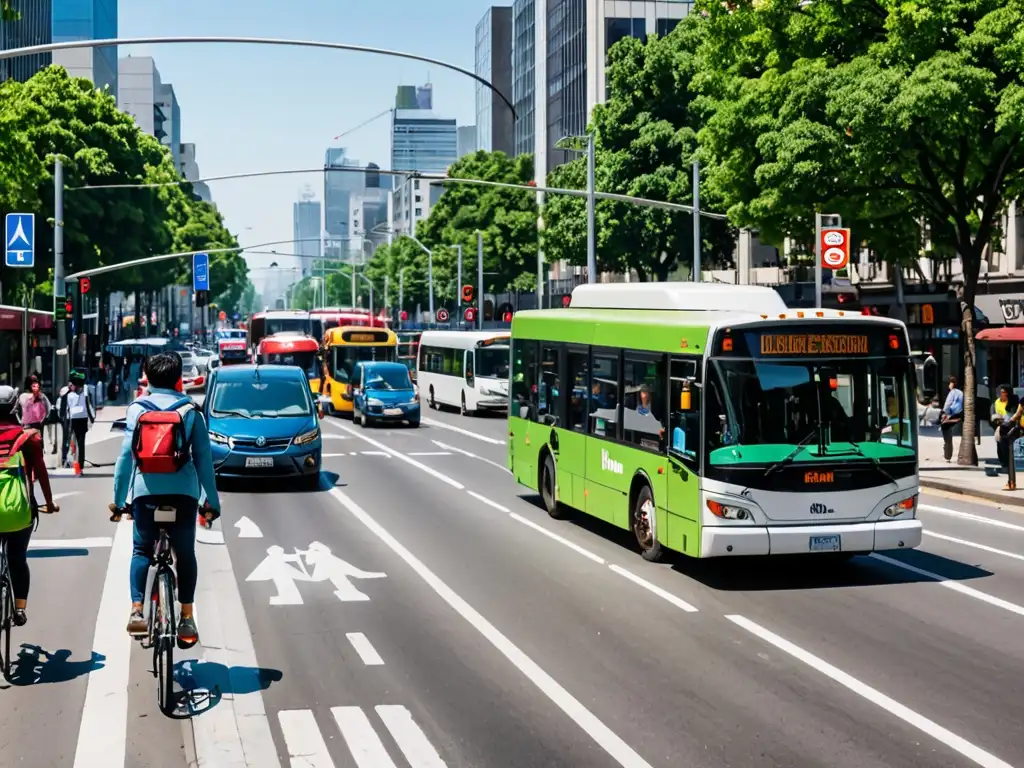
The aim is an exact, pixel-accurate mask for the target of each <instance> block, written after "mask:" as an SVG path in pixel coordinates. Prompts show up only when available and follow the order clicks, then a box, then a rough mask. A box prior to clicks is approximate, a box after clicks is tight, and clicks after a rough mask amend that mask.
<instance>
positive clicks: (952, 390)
mask: <svg viewBox="0 0 1024 768" xmlns="http://www.w3.org/2000/svg"><path fill="white" fill-rule="evenodd" d="M963 418H964V393H963V391H962V390H961V389H960V388H959V387H957V385H956V376H950V377H949V394H948V395H946V403H945V404H944V405H943V406H942V421H941V424H940V427H939V428H940V429H941V430H942V455H943V456H945V458H946V463H947V464H948V463H949V462H950V461H951V460H952V458H953V430H955V429H956V428H957V427H958V426H960V422H962V421H963Z"/></svg>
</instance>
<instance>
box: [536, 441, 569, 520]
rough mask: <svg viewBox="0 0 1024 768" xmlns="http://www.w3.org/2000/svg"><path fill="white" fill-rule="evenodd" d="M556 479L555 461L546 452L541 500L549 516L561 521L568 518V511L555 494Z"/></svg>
mask: <svg viewBox="0 0 1024 768" xmlns="http://www.w3.org/2000/svg"><path fill="white" fill-rule="evenodd" d="M555 478H556V475H555V460H554V459H553V458H552V456H551V454H550V453H548V452H547V451H545V452H544V465H543V466H542V467H541V471H540V498H541V500H542V501H543V502H544V508H545V509H546V510H547V511H548V514H549V515H551V517H553V518H555V519H556V520H561V519H562V518H564V517H566V516H567V511H566V508H565V507H564V506H563V505H562V504H561V503H559V501H558V498H557V495H556V494H555Z"/></svg>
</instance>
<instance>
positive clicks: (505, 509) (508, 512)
mask: <svg viewBox="0 0 1024 768" xmlns="http://www.w3.org/2000/svg"><path fill="white" fill-rule="evenodd" d="M466 493H468V494H469V495H470V496H472V497H473V498H474V499H476V500H477V501H479V502H481V503H483V504H486V505H487V506H489V507H494V508H495V509H496V510H498V511H499V512H504V513H505V514H506V515H511V514H512V510H511V509H509V508H508V507H503V506H501V504H499V503H498V502H496V501H491V500H490V499H488V498H487V497H486V496H481V495H480V494H479V493H477V492H476V491H466Z"/></svg>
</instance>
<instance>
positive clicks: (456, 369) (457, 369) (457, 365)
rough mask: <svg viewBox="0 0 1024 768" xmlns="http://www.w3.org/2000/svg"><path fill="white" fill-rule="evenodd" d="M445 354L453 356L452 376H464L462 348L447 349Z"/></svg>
mask: <svg viewBox="0 0 1024 768" xmlns="http://www.w3.org/2000/svg"><path fill="white" fill-rule="evenodd" d="M445 354H450V355H451V356H452V370H451V374H452V376H457V377H458V378H460V379H461V378H462V350H461V349H449V350H446V352H445Z"/></svg>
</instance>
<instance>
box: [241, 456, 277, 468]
mask: <svg viewBox="0 0 1024 768" xmlns="http://www.w3.org/2000/svg"><path fill="white" fill-rule="evenodd" d="M245 466H247V467H272V466H274V460H273V459H272V458H270V457H269V456H246V457H245Z"/></svg>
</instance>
